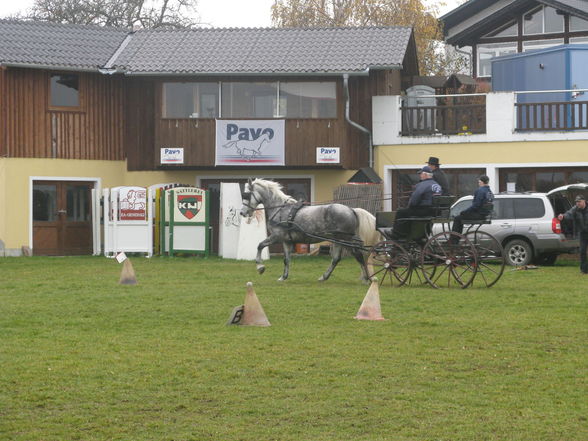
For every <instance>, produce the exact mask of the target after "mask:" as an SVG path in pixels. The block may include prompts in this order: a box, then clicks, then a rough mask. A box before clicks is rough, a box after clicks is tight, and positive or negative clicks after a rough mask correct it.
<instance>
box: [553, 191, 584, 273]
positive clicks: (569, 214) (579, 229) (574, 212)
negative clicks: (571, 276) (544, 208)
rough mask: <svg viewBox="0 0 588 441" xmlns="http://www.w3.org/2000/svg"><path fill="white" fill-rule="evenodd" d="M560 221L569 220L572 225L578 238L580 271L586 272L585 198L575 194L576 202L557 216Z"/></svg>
mask: <svg viewBox="0 0 588 441" xmlns="http://www.w3.org/2000/svg"><path fill="white" fill-rule="evenodd" d="M557 218H558V219H559V220H560V221H571V222H572V223H573V225H574V234H575V235H576V236H578V237H579V239H580V271H581V272H582V274H588V262H587V261H586V248H588V208H586V198H585V197H584V196H583V195H581V194H579V195H578V196H576V204H575V206H573V207H572V208H570V209H569V210H568V211H566V212H565V213H564V214H560V215H559V216H557Z"/></svg>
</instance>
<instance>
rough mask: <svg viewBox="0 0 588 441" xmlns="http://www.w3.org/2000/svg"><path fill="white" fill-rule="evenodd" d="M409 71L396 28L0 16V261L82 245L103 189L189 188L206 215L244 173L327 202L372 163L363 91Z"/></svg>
mask: <svg viewBox="0 0 588 441" xmlns="http://www.w3.org/2000/svg"><path fill="white" fill-rule="evenodd" d="M414 75H418V64H417V61H416V48H415V44H414V37H413V34H412V30H411V29H410V28H403V27H377V28H376V27H374V28H343V29H194V30H174V31H170V30H151V31H150V30H140V31H136V32H128V31H127V30H120V29H106V28H98V27H92V26H78V25H60V24H49V23H40V22H18V21H0V254H2V255H7V256H9V255H20V254H21V253H22V252H23V250H25V251H26V250H28V249H30V250H32V252H33V254H40V255H43V254H49V255H66V254H91V253H92V250H93V249H94V244H93V241H94V238H93V236H92V233H91V223H92V219H93V217H95V216H96V215H97V214H96V213H93V212H92V209H91V206H92V203H91V201H90V198H91V196H90V195H91V191H92V190H96V191H97V192H98V194H100V190H101V189H102V188H109V187H115V186H130V185H138V186H145V187H146V186H150V185H154V184H159V183H172V182H174V183H184V184H188V185H197V186H199V187H203V188H207V189H210V190H211V191H212V195H213V197H212V199H213V204H212V212H213V215H214V212H215V210H216V211H218V210H217V207H218V205H215V202H214V201H215V200H216V204H218V189H219V186H220V183H221V182H245V181H246V180H247V178H249V177H265V178H272V179H276V180H278V181H279V182H280V183H282V185H284V187H285V189H286V191H287V192H288V193H290V194H292V195H293V196H295V197H297V198H304V199H306V200H308V201H311V202H320V201H328V200H331V199H332V193H333V190H334V189H335V188H336V187H337V186H339V185H341V184H344V183H345V182H346V181H347V179H349V178H350V177H351V176H353V174H354V173H355V172H356V171H357V170H358V169H360V168H362V167H365V166H368V165H370V163H373V160H374V153H373V148H372V143H371V133H370V132H371V126H372V114H371V112H372V110H371V109H372V107H371V99H372V97H373V96H375V95H378V96H385V95H397V94H400V91H401V90H403V88H404V87H405V84H408V81H409V79H410V78H412V76H414ZM215 198H216V199H215ZM217 215H218V213H217ZM212 222H213V231H214V229H215V228H214V222H218V219H214V218H213V219H212ZM216 231H218V229H216Z"/></svg>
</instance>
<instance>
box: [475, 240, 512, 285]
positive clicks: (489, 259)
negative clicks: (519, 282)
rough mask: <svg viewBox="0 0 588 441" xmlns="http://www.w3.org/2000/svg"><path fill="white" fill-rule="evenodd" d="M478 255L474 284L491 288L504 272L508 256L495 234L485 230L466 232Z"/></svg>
mask: <svg viewBox="0 0 588 441" xmlns="http://www.w3.org/2000/svg"><path fill="white" fill-rule="evenodd" d="M466 237H467V239H468V240H469V241H470V243H471V244H472V245H474V248H475V249H476V253H477V255H478V268H477V270H476V278H475V280H474V283H473V285H474V286H485V287H487V288H490V287H491V286H492V285H494V284H495V283H496V282H498V280H499V279H500V277H501V276H502V273H503V272H504V266H505V265H506V256H505V254H504V249H503V248H502V245H500V242H498V241H497V240H496V238H495V237H494V236H492V235H491V234H488V233H486V232H484V231H470V232H468V233H467V234H466Z"/></svg>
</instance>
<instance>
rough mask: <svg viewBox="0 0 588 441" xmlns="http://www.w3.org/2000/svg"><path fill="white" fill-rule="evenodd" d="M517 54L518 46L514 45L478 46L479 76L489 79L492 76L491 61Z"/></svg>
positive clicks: (491, 44)
mask: <svg viewBox="0 0 588 441" xmlns="http://www.w3.org/2000/svg"><path fill="white" fill-rule="evenodd" d="M516 52H517V44H516V43H515V42H512V43H490V44H479V45H478V76H479V77H489V76H491V75H492V63H491V62H490V60H491V59H492V58H494V57H499V56H501V55H508V54H514V53H516Z"/></svg>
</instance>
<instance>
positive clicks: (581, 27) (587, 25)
mask: <svg viewBox="0 0 588 441" xmlns="http://www.w3.org/2000/svg"><path fill="white" fill-rule="evenodd" d="M570 31H572V32H576V31H588V21H586V20H583V19H581V18H579V17H576V16H574V15H570Z"/></svg>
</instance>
